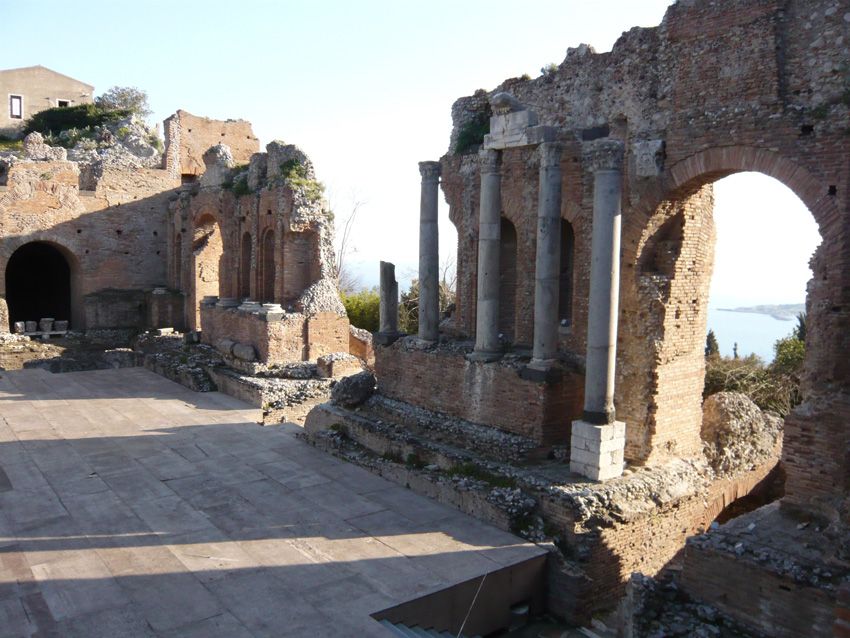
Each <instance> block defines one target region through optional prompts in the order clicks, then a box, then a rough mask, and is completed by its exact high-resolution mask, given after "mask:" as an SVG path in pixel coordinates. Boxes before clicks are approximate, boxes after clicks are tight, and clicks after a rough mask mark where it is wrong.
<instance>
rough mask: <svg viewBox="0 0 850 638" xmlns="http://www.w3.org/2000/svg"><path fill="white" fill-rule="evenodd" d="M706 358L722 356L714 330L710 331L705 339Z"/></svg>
mask: <svg viewBox="0 0 850 638" xmlns="http://www.w3.org/2000/svg"><path fill="white" fill-rule="evenodd" d="M705 356H706V357H717V356H720V346H719V345H718V344H717V336H716V335H715V334H714V330H709V331H708V336H707V337H706V338H705Z"/></svg>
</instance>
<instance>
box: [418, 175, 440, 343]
mask: <svg viewBox="0 0 850 638" xmlns="http://www.w3.org/2000/svg"><path fill="white" fill-rule="evenodd" d="M419 173H420V174H421V175H422V195H421V198H420V202H419V338H420V339H421V340H422V341H436V340H437V338H438V336H439V328H440V287H439V286H440V281H439V278H440V277H439V270H440V249H439V231H438V227H437V203H438V196H439V183H440V163H439V162H419Z"/></svg>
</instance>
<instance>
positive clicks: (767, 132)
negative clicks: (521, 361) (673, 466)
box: [442, 0, 850, 513]
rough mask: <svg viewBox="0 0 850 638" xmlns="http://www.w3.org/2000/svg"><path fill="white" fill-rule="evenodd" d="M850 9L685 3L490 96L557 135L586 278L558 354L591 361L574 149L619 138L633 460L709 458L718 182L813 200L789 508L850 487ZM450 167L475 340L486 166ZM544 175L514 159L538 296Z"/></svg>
mask: <svg viewBox="0 0 850 638" xmlns="http://www.w3.org/2000/svg"><path fill="white" fill-rule="evenodd" d="M845 13H846V12H845V11H842V10H841V9H840V7H837V5H835V3H834V2H832V1H831V0H806V1H804V0H790V1H789V2H777V1H776V0H754V1H749V0H747V1H745V0H723V1H722V2H713V3H699V2H679V3H676V4H675V5H673V6H672V7H671V8H670V9H669V10H668V13H667V15H666V17H665V19H664V22H663V23H662V24H661V25H660V26H659V27H657V28H652V29H639V28H636V29H632V30H630V31H628V32H627V33H625V34H623V36H622V37H621V38H620V40H619V41H618V42H617V43H616V45H615V47H614V48H613V50H612V51H611V52H609V53H604V54H599V55H596V54H593V53H592V52H588V51H586V50H584V49H581V50H571V51H570V52H569V53H568V56H567V59H566V60H565V61H564V62H563V63H562V64H561V65H560V67H559V68H558V70H557V71H555V72H554V73H550V74H545V75H544V76H542V77H540V78H537V79H534V80H525V79H522V78H514V79H511V80H506V81H505V82H504V83H502V85H500V86H499V87H496V88H495V89H494V90H493V92H496V91H501V90H506V91H509V92H510V93H512V94H513V95H514V96H515V97H516V98H517V99H519V100H520V101H521V102H523V103H525V104H527V105H529V106H530V108H532V109H536V110H537V114H538V116H539V118H540V120H541V123H542V124H548V125H554V126H558V127H561V130H562V131H563V135H562V142H563V144H564V153H563V156H562V162H561V170H562V174H563V183H562V193H563V199H562V209H561V216H562V218H564V219H567V220H568V221H570V222H571V223H572V224H573V229H574V231H575V241H576V252H575V280H576V286H575V292H574V297H573V304H574V321H573V325H572V329H571V330H569V331H565V334H564V335H563V339H562V343H561V346H562V348H563V349H565V350H567V351H572V352H573V353H575V354H578V355H580V356H581V355H583V354H584V349H585V343H584V339H585V324H586V317H587V314H586V300H587V285H588V275H589V259H590V252H589V245H590V236H591V221H592V198H591V194H592V186H593V179H592V174H591V173H590V170H589V166H588V165H587V164H586V163H585V161H586V160H585V157H584V156H583V153H582V143H581V142H580V141H578V140H581V139H582V137H583V134H584V133H585V132H589V133H591V134H603V135H604V134H605V128H606V127H607V132H608V135H609V136H610V137H613V138H617V139H620V140H622V141H623V142H624V143H625V145H626V158H625V160H626V161H625V167H624V196H623V234H622V244H621V246H622V253H621V264H622V269H621V282H620V289H621V302H622V303H621V316H620V329H619V333H618V365H619V369H618V376H617V388H616V396H615V403H616V405H617V408H618V413H619V414H620V415H621V416H622V417H623V418H624V419H625V420H626V423H627V451H626V452H627V457H628V458H629V460H631V461H632V462H635V463H648V464H653V463H662V462H664V461H665V459H669V458H671V457H676V456H688V455H693V454H698V453H699V449H700V446H699V427H700V421H701V416H700V413H699V409H698V406H699V401H700V390H701V386H702V376H703V369H702V366H703V362H702V358H701V356H699V353H700V352H701V349H702V346H703V342H704V329H705V312H706V308H707V306H706V304H707V290H708V284H709V281H710V276H711V268H712V253H713V241H714V238H713V230H712V228H711V219H710V218H711V215H710V210H711V206H712V202H711V190H710V185H711V184H712V183H713V182H714V181H716V180H717V179H719V178H721V177H724V176H726V175H729V174H731V173H735V172H740V171H758V172H761V173H764V174H766V175H770V176H772V177H774V178H776V179H777V180H779V181H781V182H782V183H783V184H785V185H786V186H788V187H789V188H791V190H793V191H794V193H795V194H796V195H797V196H799V197H800V199H801V200H802V201H803V202H804V203H805V204H806V205H807V207H808V208H809V210H810V212H811V214H812V216H813V217H814V219H815V220H816V222H817V223H818V226H819V229H820V232H821V236H822V238H823V243H822V245H821V247H820V248H819V250H818V252H817V254H816V255H815V257H814V258H813V261H812V266H813V270H814V272H815V277H814V278H813V279H812V281H811V282H810V284H809V287H808V298H807V308H808V313H809V314H808V322H809V324H808V325H809V335H810V336H809V338H808V339H807V357H806V373H805V378H804V387H805V391H806V394H807V396H808V400H807V402H806V403H805V404H804V405H803V406H801V407H800V408H799V409H798V410H797V411H796V413H795V414H794V415H793V416H792V417H790V418H789V419H788V420H787V423H786V441H787V445H786V448H785V456H786V465H787V468H788V495H787V497H786V501H787V502H788V503H789V504H791V505H795V506H800V507H803V508H807V509H816V510H822V511H826V512H833V513H834V512H835V510H836V509H838V508H840V507H843V505H842V501H843V490H844V489H845V486H846V485H848V484H850V457H847V458H845V456H846V455H845V452H844V450H846V449H847V448H848V446H850V430H847V429H846V428H844V429H842V428H841V427H840V426H839V425H838V423H839V421H840V420H841V419H843V418H846V416H845V415H846V414H847V409H846V406H845V403H846V401H845V400H844V399H843V398H842V397H843V396H844V395H845V393H847V392H848V390H850V330H847V326H848V325H850V259H848V258H847V249H846V246H847V245H848V228H850V225H848V224H847V220H848V218H850V213H849V212H848V202H850V200H848V190H850V163H848V159H847V157H848V156H847V141H846V134H845V132H846V130H847V129H848V128H850V109H848V107H847V105H846V104H845V103H843V102H842V96H843V95H845V92H846V90H847V76H846V73H844V72H842V70H841V69H842V68H843V66H842V65H844V64H845V62H846V59H847V57H848V55H850V51H848V47H847V41H848V33H847V23H846V21H845V19H844V14H845ZM491 94H492V93H491ZM484 97H486V96H482V95H481V94H478V95H475V96H469V97H466V98H461V99H460V100H458V101H457V102H456V103H455V105H454V106H453V107H452V113H453V117H454V118H455V129H454V130H453V132H452V136H453V137H452V139H456V135H457V132H458V127H459V126H461V125H462V124H463V122H464V121H468V120H469V119H470V118H471V117H473V116H474V115H475V113H476V112H483V110H484V109H485V100H484ZM603 124H604V126H603ZM647 140H656V141H659V142H662V143H663V149H664V151H663V157H661V159H660V164H659V165H658V170H657V175H653V174H652V173H651V171H650V173H649V174H646V173H640V174H639V172H638V164H639V158H638V144H639V143H640V142H643V141H647ZM442 164H443V173H442V175H443V177H442V187H443V191H444V193H445V196H446V199H447V201H448V202H449V205H450V218H451V220H452V222H453V223H454V224H455V226H456V227H457V230H458V259H457V263H458V304H457V313H456V316H455V321H456V324H457V326H458V328H459V330H460V332H461V334H463V335H466V336H472V335H473V334H474V326H475V297H476V276H477V275H476V268H477V256H476V242H477V224H478V199H479V187H480V185H479V177H478V169H477V166H476V157H475V156H474V154H469V155H464V156H457V155H453V154H451V153H449V154H447V155H446V156H444V157H443V158H442ZM535 169H536V166H535V161H534V159H533V157H532V156H531V153H530V152H529V151H528V150H524V149H509V150H506V151H504V152H503V162H502V172H503V178H502V189H503V190H502V199H503V210H504V214H505V216H506V217H508V218H510V219H511V221H512V222H513V223H514V225H515V226H516V229H517V235H518V246H519V247H520V250H522V247H523V246H525V247H526V248H527V252H526V253H525V256H526V258H522V257H521V258H520V259H519V260H518V263H519V268H518V272H517V281H518V286H522V285H523V282H525V285H527V286H529V287H531V286H533V279H534V272H533V265H534V259H533V256H534V250H535V246H534V230H535V224H534V214H535V211H536V205H537V202H536V198H537V175H536V170H535ZM671 217H678V218H679V219H681V220H685V222H686V224H685V226H684V228H683V229H682V231H683V233H684V235H683V236H682V237H681V238H678V239H676V242H679V245H671V244H669V243H668V244H666V245H664V244H663V242H665V241H668V240H666V239H661V238H660V237H658V238H656V237H655V235H656V234H657V233H658V232H661V231H662V227H663V226H664V224H665V222H667V221H668V220H670V219H671ZM656 240H660V241H656ZM754 241H758V238H757V237H754ZM674 243H675V242H674ZM665 253H666V255H667V262H666V268H667V272H666V273H665V272H662V271H661V270H659V269H658V268H655V267H653V269H650V270H646V265H647V264H649V263H653V264H654V263H655V262H658V261H660V262H664V261H665V259H664V254H665ZM753 267H757V265H753ZM529 290H531V288H529ZM519 295H520V298H521V299H523V297H522V293H519ZM694 300H695V301H694ZM522 303H524V302H523V301H520V302H519V304H522ZM521 308H522V306H521V305H520V306H518V311H517V314H516V316H517V326H516V332H517V334H519V335H527V334H530V333H531V328H532V322H533V313H532V312H527V311H524V310H521ZM494 401H497V402H500V401H501V400H500V399H499V397H498V396H494ZM500 405H502V406H505V405H506V402H501V403H500ZM812 477H816V478H812Z"/></svg>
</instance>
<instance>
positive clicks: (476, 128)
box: [455, 106, 490, 155]
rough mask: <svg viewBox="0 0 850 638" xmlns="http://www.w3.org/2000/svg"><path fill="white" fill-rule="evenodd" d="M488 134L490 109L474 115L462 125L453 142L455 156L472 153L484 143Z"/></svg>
mask: <svg viewBox="0 0 850 638" xmlns="http://www.w3.org/2000/svg"><path fill="white" fill-rule="evenodd" d="M489 132H490V109H489V106H488V108H487V110H486V111H482V112H480V113H476V115H475V116H474V117H473V118H472V119H470V120H469V121H467V122H466V123H464V124H463V125H462V126H461V127H460V130H459V131H458V134H457V141H456V142H455V155H463V154H464V153H467V152H469V151H474V150H475V149H477V148H478V147H479V146H481V144H483V143H484V136H485V135H487V133H489Z"/></svg>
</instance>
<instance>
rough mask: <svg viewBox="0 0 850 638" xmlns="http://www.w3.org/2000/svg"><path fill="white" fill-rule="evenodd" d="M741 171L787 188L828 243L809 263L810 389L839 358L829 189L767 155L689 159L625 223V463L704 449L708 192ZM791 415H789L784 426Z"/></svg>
mask: <svg viewBox="0 0 850 638" xmlns="http://www.w3.org/2000/svg"><path fill="white" fill-rule="evenodd" d="M745 171H749V172H758V173H762V174H765V175H768V176H770V177H773V178H775V179H776V180H777V181H779V182H780V183H782V184H784V185H785V186H787V187H788V188H789V189H790V190H791V191H792V192H793V193H794V194H795V195H797V197H799V198H800V200H801V201H802V202H803V203H804V204H805V205H806V206H807V208H808V209H809V212H810V213H811V214H812V216H813V218H814V219H815V221H816V223H817V225H818V228H819V231H820V235H821V238H822V243H821V245H820V247H819V248H818V250H817V251H816V253H815V256H814V257H813V259H812V266H813V271H814V279H813V280H812V282H810V284H809V289H808V295H807V307H808V308H809V320H808V321H809V325H810V326H811V333H812V337H811V339H808V338H807V353H806V375H805V377H806V378H805V379H804V385H807V386H808V387H809V388H811V387H812V384H811V379H812V378H814V377H818V376H821V375H823V374H828V372H827V370H828V369H829V368H830V367H831V365H832V364H830V363H828V362H829V360H830V359H831V358H832V357H833V356H834V355H832V354H830V353H829V352H827V349H824V347H823V343H822V339H821V335H822V334H824V320H825V317H824V315H825V314H826V313H824V312H823V310H824V304H823V301H824V300H825V299H828V298H829V297H830V296H831V293H830V292H828V286H825V285H823V284H824V283H825V282H827V281H829V280H832V281H838V280H840V275H839V273H837V272H836V273H832V277H830V276H828V274H827V272H826V270H827V260H826V259H825V255H826V254H827V253H828V252H829V251H830V250H832V249H834V247H835V246H836V245H837V242H840V228H839V227H838V226H837V225H835V224H833V223H832V222H833V220H835V219H836V217H837V216H836V212H835V210H834V202H833V201H831V198H830V197H829V195H828V192H829V191H828V188H827V187H825V186H823V185H822V184H820V183H819V182H818V181H817V180H815V179H814V177H813V176H812V175H811V174H810V173H808V172H807V171H806V170H805V169H804V168H802V167H800V166H797V165H796V164H794V163H792V162H790V161H789V160H787V159H785V158H783V157H781V156H780V155H778V154H776V153H772V152H769V151H765V150H762V149H757V148H751V147H724V148H715V149H708V150H705V151H702V152H700V153H697V154H695V155H693V156H690V157H688V158H686V159H684V160H682V161H680V162H678V163H677V164H675V165H674V166H673V167H671V169H670V170H669V172H668V174H667V175H666V176H665V184H666V185H667V187H668V188H667V190H666V192H665V193H664V195H662V196H659V197H658V198H657V199H656V200H655V201H654V202H652V203H647V204H646V205H645V206H644V207H640V208H638V209H633V210H632V213H631V215H630V216H629V217H630V218H629V220H628V222H627V223H626V225H625V226H624V233H623V240H624V241H623V247H624V250H623V263H624V264H626V265H627V266H628V267H627V268H624V270H623V273H624V274H623V277H622V279H621V285H622V301H623V304H622V312H621V320H622V327H621V329H620V337H621V340H622V343H623V347H622V348H621V349H620V351H619V355H620V358H621V365H619V367H618V387H619V390H618V392H619V393H620V395H621V398H620V400H619V401H618V410H619V413H620V414H622V415H623V417H624V420H625V421H626V422H627V423H628V428H627V435H626V436H627V441H626V456H627V458H629V460H631V461H633V462H637V463H648V464H653V463H659V462H663V461H664V460H665V459H666V458H671V457H687V456H691V455H696V454H699V452H700V450H701V447H702V442H701V439H700V436H699V427H698V426H699V423H700V422H701V416H702V412H701V402H702V386H703V383H704V371H705V367H704V364H705V361H704V356H703V347H704V339H705V322H706V315H707V308H708V287H709V284H710V280H711V275H712V271H713V259H714V239H715V231H714V224H713V218H712V211H713V205H714V196H713V187H712V185H713V183H714V182H716V181H717V180H719V179H721V178H723V177H726V176H728V175H731V174H733V173H740V172H745ZM830 246H832V247H833V248H830ZM834 292H835V291H833V293H834ZM647 370H649V371H651V373H650V374H647V373H646V371H647ZM795 418H796V417H795V415H794V414H793V413H792V415H790V416H789V417H788V419H787V420H786V426H787V424H788V423H791V422H793V421H794V419H795ZM791 430H792V431H793V426H792V427H791ZM786 432H788V429H786ZM794 436H795V435H794V434H793V433H792V435H791V437H790V438H791V440H793V439H794ZM786 449H787V448H786Z"/></svg>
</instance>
